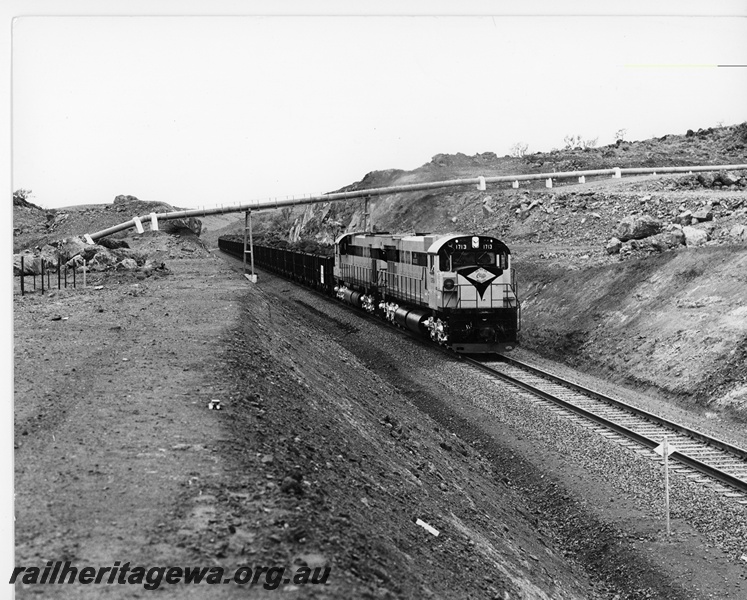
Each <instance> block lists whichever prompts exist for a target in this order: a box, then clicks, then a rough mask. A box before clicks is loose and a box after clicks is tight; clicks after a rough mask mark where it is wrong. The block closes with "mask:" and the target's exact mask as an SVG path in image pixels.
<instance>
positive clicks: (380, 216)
mask: <svg viewBox="0 0 747 600" xmlns="http://www.w3.org/2000/svg"><path fill="white" fill-rule="evenodd" d="M569 145H570V144H569ZM746 147H747V123H743V124H741V125H735V126H730V127H721V128H708V129H701V130H698V131H697V132H693V131H691V130H690V131H688V132H686V133H684V134H681V135H666V136H663V137H661V138H654V139H649V140H643V141H636V142H628V141H618V142H617V143H615V144H611V145H609V146H604V147H600V148H581V147H568V148H565V149H562V150H553V151H551V152H538V153H533V154H527V155H525V156H521V157H515V156H503V157H498V156H496V155H495V154H494V153H492V152H485V153H482V154H477V155H474V156H467V155H464V154H456V155H446V154H438V155H436V156H434V157H433V159H432V160H431V161H430V162H428V163H426V164H424V165H423V166H421V167H419V168H417V169H415V170H413V171H402V170H396V169H390V170H386V171H374V172H371V173H368V174H367V175H366V176H365V177H364V178H363V179H362V180H361V181H359V182H356V183H353V184H351V185H349V186H346V187H344V188H341V189H340V190H335V191H357V190H363V189H369V188H377V187H386V186H398V185H406V184H412V183H422V182H429V181H442V180H447V179H455V178H467V177H477V176H479V175H483V176H486V177H490V176H499V175H510V174H532V173H552V172H561V171H573V170H591V169H603V168H613V167H621V168H626V167H637V166H643V167H646V166H651V167H653V166H687V165H700V164H735V163H744V162H745V161H746V160H747V158H746V157H747V150H745V148H746ZM572 181H573V180H564V181H556V182H555V184H554V185H555V187H554V188H553V189H552V190H547V189H546V188H545V187H544V182H542V181H538V182H522V184H521V188H520V189H519V190H514V189H512V188H511V187H510V186H509V185H507V184H503V185H493V186H489V189H488V190H487V192H484V193H483V192H478V191H476V190H469V189H461V190H453V189H449V190H433V191H428V192H411V193H406V194H392V195H390V196H386V197H378V198H374V199H373V201H372V206H371V219H372V222H373V226H374V228H375V229H378V230H383V231H430V232H448V231H456V230H470V231H480V232H486V233H488V232H490V233H495V234H497V235H499V236H501V237H502V238H505V239H506V240H507V241H511V242H514V243H515V242H537V241H540V240H541V241H542V242H543V243H545V244H548V243H549V244H551V243H558V244H562V245H563V246H569V245H571V246H592V247H593V248H595V249H596V250H597V251H598V254H603V252H604V246H605V245H606V244H607V242H608V241H609V240H610V238H612V237H615V233H616V230H617V226H618V224H619V221H620V220H621V219H622V218H624V217H626V216H630V215H635V214H639V213H653V214H652V215H651V216H654V217H657V218H659V219H661V220H662V227H661V229H664V227H665V226H666V225H667V224H669V223H671V222H673V221H674V219H675V218H676V217H678V215H680V214H681V213H683V212H686V211H687V210H690V211H691V213H692V212H696V211H698V210H700V209H702V208H703V207H704V204H703V200H704V197H702V195H699V193H700V192H704V191H705V190H708V191H709V192H711V191H716V192H737V193H738V192H740V190H744V189H745V188H746V187H747V179H745V173H744V172H742V173H729V174H722V176H718V175H716V174H704V175H699V176H687V175H684V176H682V175H681V176H663V177H656V178H653V177H636V178H627V177H626V178H625V179H624V180H616V181H608V180H607V179H606V178H590V179H587V182H588V183H587V185H586V186H576V185H573V183H572ZM595 182H596V184H597V185H596V186H592V185H591V184H592V183H595ZM666 192H673V193H679V192H682V195H681V196H677V197H676V198H675V196H674V195H673V194H666V197H667V199H666V202H668V203H669V202H671V205H670V204H666V203H665V204H662V203H663V202H664V199H663V197H662V196H663V195H664V194H665V193H666ZM686 192H692V193H691V194H688V193H686ZM732 195H733V194H732ZM733 196H734V197H735V198H738V197H741V196H739V195H738V194H737V195H733ZM714 198H715V197H714ZM721 198H722V197H718V200H719V202H720V200H721ZM723 198H724V199H725V204H722V205H719V204H717V205H716V206H717V207H718V206H720V208H715V213H722V214H716V216H730V215H728V214H726V213H728V212H729V211H733V210H735V209H738V208H739V206H736V204H738V203H739V200H738V199H736V200H734V202H735V204H734V205H732V204H730V196H729V195H728V194H727V195H726V196H724V197H723ZM363 206H364V203H363V200H357V201H351V202H335V203H330V204H320V205H315V206H310V207H299V208H298V209H295V210H290V209H286V210H284V211H280V213H277V214H274V213H273V214H268V215H266V216H265V217H264V218H262V217H260V218H258V219H257V221H258V223H257V228H258V229H257V230H258V233H259V235H260V239H262V235H263V234H266V235H267V236H268V237H269V238H270V239H275V240H286V241H288V242H294V241H298V240H299V239H304V240H314V241H316V242H318V243H321V244H325V243H331V241H332V240H334V237H335V236H336V235H337V234H339V233H340V232H342V231H352V230H358V229H361V228H362V226H363ZM565 208H567V209H568V210H567V211H564V210H563V209H565ZM556 211H557V212H556ZM711 212H712V214H714V213H713V209H711ZM569 213H570V214H569ZM543 215H550V218H545V217H544V216H543ZM577 215H578V216H579V218H578V219H577V220H575V219H574V217H575V216H577ZM678 224H681V225H682V224H684V225H688V224H690V223H689V222H688V223H684V219H682V220H680V221H679V222H678ZM239 229H240V225H239V224H238V223H236V224H234V225H229V226H228V227H225V228H223V229H221V230H220V231H219V232H218V233H234V232H238V231H239ZM661 229H660V230H661ZM711 234H713V232H709V236H710V235H711ZM720 234H721V231H718V232H716V234H715V237H717V238H718V237H720ZM216 237H217V235H216ZM633 246H635V245H633ZM637 249H638V248H636V247H632V248H626V249H624V250H623V253H624V254H625V253H628V250H633V251H634V250H637Z"/></svg>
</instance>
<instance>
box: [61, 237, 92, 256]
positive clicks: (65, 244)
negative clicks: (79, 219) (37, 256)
mask: <svg viewBox="0 0 747 600" xmlns="http://www.w3.org/2000/svg"><path fill="white" fill-rule="evenodd" d="M90 247H91V246H90V245H89V244H88V243H87V242H86V241H85V240H84V239H83V238H82V237H79V236H76V237H72V238H67V239H64V240H62V244H60V248H59V250H60V258H61V259H62V260H63V261H65V262H68V261H69V260H70V259H71V258H73V257H74V256H79V255H82V254H84V253H85V251H86V249H88V248H90Z"/></svg>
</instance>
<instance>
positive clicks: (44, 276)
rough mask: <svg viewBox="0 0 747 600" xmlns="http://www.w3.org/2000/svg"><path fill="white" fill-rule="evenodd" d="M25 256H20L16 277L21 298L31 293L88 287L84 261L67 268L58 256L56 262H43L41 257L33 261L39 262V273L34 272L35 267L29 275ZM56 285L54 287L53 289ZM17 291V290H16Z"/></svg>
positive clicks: (86, 267) (86, 268)
mask: <svg viewBox="0 0 747 600" xmlns="http://www.w3.org/2000/svg"><path fill="white" fill-rule="evenodd" d="M25 258H26V257H25V256H21V265H20V273H19V274H18V275H17V277H18V279H19V288H20V293H21V296H24V295H26V294H33V293H38V292H40V293H42V294H44V293H45V292H49V291H51V290H53V289H58V290H61V289H66V288H68V287H70V288H77V287H81V286H82V287H84V288H85V287H86V286H87V285H88V282H87V278H86V272H87V270H88V266H87V264H86V261H85V260H84V261H83V263H82V265H75V266H68V265H67V264H64V265H62V264H61V260H60V258H61V257H60V256H58V257H57V262H56V263H55V262H54V261H49V260H45V259H44V258H43V257H42V258H39V259H36V258H34V259H33V261H34V262H36V261H37V260H38V261H39V272H38V273H37V272H36V268H35V266H32V267H31V269H30V270H31V273H30V274H28V273H26V262H25ZM79 267H80V268H81V272H80V273H78V272H77V270H78V268H79ZM55 284H56V287H55ZM17 289H18V288H17Z"/></svg>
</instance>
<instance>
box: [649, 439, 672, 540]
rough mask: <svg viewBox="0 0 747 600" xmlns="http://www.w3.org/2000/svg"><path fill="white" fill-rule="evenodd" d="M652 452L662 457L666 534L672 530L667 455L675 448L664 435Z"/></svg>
mask: <svg viewBox="0 0 747 600" xmlns="http://www.w3.org/2000/svg"><path fill="white" fill-rule="evenodd" d="M654 452H656V453H657V454H658V455H659V456H662V457H664V511H665V512H666V514H667V535H671V534H672V531H671V528H670V526H669V455H670V454H671V453H672V452H676V448H675V447H674V446H671V445H670V444H669V442H668V441H667V436H664V441H663V442H662V443H661V444H660V445H658V446H657V447H656V448H654Z"/></svg>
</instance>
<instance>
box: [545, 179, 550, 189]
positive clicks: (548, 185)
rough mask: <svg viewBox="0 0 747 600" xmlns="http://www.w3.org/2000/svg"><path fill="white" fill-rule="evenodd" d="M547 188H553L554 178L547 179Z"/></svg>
mask: <svg viewBox="0 0 747 600" xmlns="http://www.w3.org/2000/svg"><path fill="white" fill-rule="evenodd" d="M545 187H546V188H551V187H552V177H548V178H547V180H546V181H545Z"/></svg>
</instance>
